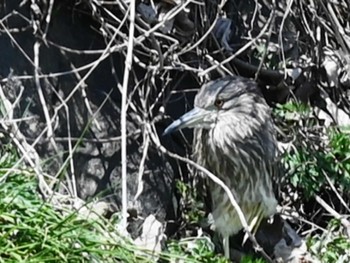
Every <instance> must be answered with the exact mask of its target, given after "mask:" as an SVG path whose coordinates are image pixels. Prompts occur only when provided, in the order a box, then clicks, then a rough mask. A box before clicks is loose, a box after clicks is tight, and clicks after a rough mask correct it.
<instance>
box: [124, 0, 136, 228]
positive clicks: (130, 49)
mask: <svg viewBox="0 0 350 263" xmlns="http://www.w3.org/2000/svg"><path fill="white" fill-rule="evenodd" d="M135 2H136V0H131V1H130V7H129V8H130V10H129V21H130V25H129V41H128V51H127V54H126V59H125V69H124V78H123V88H122V103H121V115H120V118H121V120H120V126H121V136H122V142H121V165H122V222H121V227H122V229H126V226H127V222H126V220H127V208H128V190H127V158H126V157H127V149H126V143H127V142H126V112H127V105H126V104H127V97H128V83H129V73H130V70H131V65H132V56H133V48H134V31H135V8H136V3H135Z"/></svg>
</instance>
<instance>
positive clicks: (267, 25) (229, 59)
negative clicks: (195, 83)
mask: <svg viewBox="0 0 350 263" xmlns="http://www.w3.org/2000/svg"><path fill="white" fill-rule="evenodd" d="M273 14H274V12H271V14H270V16H269V19H268V20H267V22H266V24H265V26H264V27H263V28H262V30H261V32H260V33H259V34H258V35H257V36H256V38H254V39H252V40H250V41H249V42H248V43H247V44H245V45H244V46H243V47H241V48H240V49H239V50H238V51H237V52H236V53H234V54H233V55H232V56H230V57H228V58H227V59H225V60H223V61H222V62H220V64H218V65H213V66H211V67H209V68H207V69H206V70H203V71H202V72H200V73H199V74H198V76H199V77H201V76H204V75H206V74H208V73H209V72H211V71H213V70H214V69H216V68H217V67H222V65H224V64H226V63H228V62H230V61H231V60H233V59H234V58H236V57H237V56H239V55H240V54H242V53H243V52H244V51H245V50H247V49H248V48H249V47H250V46H251V45H253V44H254V43H255V41H256V40H257V39H259V38H260V37H261V36H262V35H263V34H265V32H266V30H267V28H268V27H269V25H270V23H271V21H272V18H273V16H274V15H273Z"/></svg>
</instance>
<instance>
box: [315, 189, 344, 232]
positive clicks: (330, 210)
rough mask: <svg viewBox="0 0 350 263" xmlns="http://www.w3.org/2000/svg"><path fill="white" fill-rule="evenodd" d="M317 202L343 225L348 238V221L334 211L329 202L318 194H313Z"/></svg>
mask: <svg viewBox="0 0 350 263" xmlns="http://www.w3.org/2000/svg"><path fill="white" fill-rule="evenodd" d="M315 198H316V201H317V203H319V204H320V205H321V206H322V207H323V208H324V209H325V210H326V211H327V212H328V213H330V214H331V215H332V216H334V217H335V218H336V219H338V220H339V221H340V223H341V224H342V225H343V227H344V228H345V230H346V235H347V236H348V238H350V222H349V221H348V220H346V219H345V218H344V216H342V215H340V214H339V213H338V212H337V211H335V210H334V209H333V208H332V207H330V205H329V204H327V203H326V201H324V200H323V199H322V198H321V197H320V196H318V195H316V196H315Z"/></svg>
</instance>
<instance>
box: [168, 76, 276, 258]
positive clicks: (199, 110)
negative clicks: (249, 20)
mask: <svg viewBox="0 0 350 263" xmlns="http://www.w3.org/2000/svg"><path fill="white" fill-rule="evenodd" d="M183 128H195V129H194V143H193V151H194V159H195V161H196V162H197V163H198V164H199V165H201V166H203V167H205V168H206V169H208V170H209V171H210V172H212V173H213V174H215V175H216V176H218V177H219V178H220V179H221V180H222V181H224V182H225V184H226V185H227V186H228V187H229V188H230V189H231V191H232V194H233V196H234V197H235V198H236V200H237V202H238V204H239V206H240V208H241V209H242V211H243V213H244V215H245V218H246V220H247V222H248V224H249V225H250V227H251V229H253V232H254V231H255V230H256V229H257V227H258V226H259V224H260V222H261V220H262V219H263V218H267V217H270V216H272V215H273V214H275V212H276V206H277V201H276V198H275V195H274V191H273V187H272V178H274V173H275V167H276V166H275V164H276V155H277V146H276V139H275V135H274V134H275V133H274V125H273V122H272V119H271V116H270V108H269V106H268V105H267V104H266V102H265V100H264V98H263V97H262V95H261V94H260V92H259V90H258V88H257V85H256V83H255V82H254V81H252V80H249V79H246V78H242V77H224V78H222V79H218V80H215V81H211V82H209V83H207V84H205V85H204V86H203V87H202V88H201V89H200V91H199V92H198V94H197V96H196V98H195V102H194V109H192V110H191V111H189V112H187V113H186V114H184V115H183V116H182V117H180V118H179V119H178V120H176V121H174V122H173V123H172V124H171V125H170V126H169V127H167V129H166V130H165V132H164V134H169V133H171V132H174V131H176V130H179V129H183ZM210 190H211V191H210V192H211V195H212V202H213V204H212V207H213V211H212V215H213V219H214V224H215V228H216V230H217V231H218V232H219V233H221V234H222V236H223V238H224V251H225V256H226V257H229V242H228V239H229V236H231V235H233V234H236V233H237V232H239V231H240V230H241V229H242V224H241V221H240V219H239V217H238V215H237V213H236V210H235V209H234V207H233V206H232V205H231V203H230V200H229V198H228V196H227V194H226V193H225V191H224V190H223V189H222V188H221V187H220V186H218V185H216V184H214V183H211V184H210Z"/></svg>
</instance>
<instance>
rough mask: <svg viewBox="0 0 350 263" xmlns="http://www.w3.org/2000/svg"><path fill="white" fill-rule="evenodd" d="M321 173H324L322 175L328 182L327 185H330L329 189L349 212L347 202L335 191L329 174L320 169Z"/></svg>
mask: <svg viewBox="0 0 350 263" xmlns="http://www.w3.org/2000/svg"><path fill="white" fill-rule="evenodd" d="M322 173H323V175H324V177H325V178H326V180H327V182H328V183H329V186H330V187H331V189H332V190H333V192H334V193H335V195H336V196H337V197H338V199H339V201H340V202H341V203H342V205H343V206H344V207H345V208H346V210H348V212H350V208H349V206H348V205H347V203H346V202H345V201H344V199H343V197H342V196H341V195H340V194H339V192H338V191H337V189H336V188H335V186H334V184H333V183H332V181H331V179H330V178H329V176H328V175H327V173H326V172H325V171H324V170H322Z"/></svg>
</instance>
